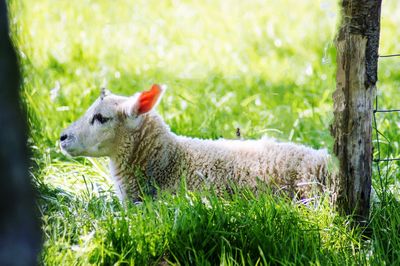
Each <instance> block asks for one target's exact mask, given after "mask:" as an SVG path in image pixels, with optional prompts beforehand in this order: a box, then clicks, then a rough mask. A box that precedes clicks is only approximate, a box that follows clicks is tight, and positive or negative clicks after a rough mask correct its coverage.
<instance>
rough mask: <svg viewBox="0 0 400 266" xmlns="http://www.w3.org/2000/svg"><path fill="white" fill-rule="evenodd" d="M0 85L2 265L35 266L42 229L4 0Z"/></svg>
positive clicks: (1, 5)
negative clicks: (32, 182) (33, 185)
mask: <svg viewBox="0 0 400 266" xmlns="http://www.w3.org/2000/svg"><path fill="white" fill-rule="evenodd" d="M0 86H1V87H0V125H1V130H0V265H35V264H37V253H38V251H39V248H40V228H39V226H38V225H39V223H38V219H37V215H36V212H35V201H34V194H33V189H32V186H31V182H30V178H29V175H28V152H27V147H26V140H27V138H26V118H25V115H24V114H23V112H22V111H21V108H20V107H21V105H20V102H19V93H18V92H19V71H18V64H17V58H16V55H15V52H14V49H13V47H12V44H11V41H10V38H9V30H8V22H7V10H6V3H5V1H4V0H0Z"/></svg>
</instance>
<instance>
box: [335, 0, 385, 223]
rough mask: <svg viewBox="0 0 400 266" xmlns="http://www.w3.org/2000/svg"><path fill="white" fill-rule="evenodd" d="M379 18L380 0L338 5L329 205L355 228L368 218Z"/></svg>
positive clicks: (356, 0)
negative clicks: (335, 167) (335, 169)
mask: <svg viewBox="0 0 400 266" xmlns="http://www.w3.org/2000/svg"><path fill="white" fill-rule="evenodd" d="M380 13H381V0H342V1H341V17H342V21H341V24H340V28H339V32H338V36H337V40H336V41H337V43H336V47H337V72H336V91H335V92H334V94H333V101H334V122H333V125H332V135H333V137H334V140H335V143H334V153H335V155H336V156H337V157H338V159H339V175H338V177H337V179H336V180H333V191H334V201H336V204H337V207H338V209H339V210H340V211H341V212H342V213H345V214H354V215H355V217H356V220H358V221H359V222H363V221H366V220H367V219H368V214H369V201H370V192H371V175H372V141H371V140H372V115H373V99H374V96H375V93H376V86H375V84H376V81H377V63H378V47H379V31H380Z"/></svg>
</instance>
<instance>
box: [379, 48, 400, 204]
mask: <svg viewBox="0 0 400 266" xmlns="http://www.w3.org/2000/svg"><path fill="white" fill-rule="evenodd" d="M389 57H400V53H399V54H388V55H380V56H379V58H389ZM377 90H378V89H377ZM378 113H400V109H380V106H379V102H378V91H377V92H376V96H375V108H374V111H373V128H374V130H375V139H376V148H377V152H376V156H374V158H373V161H374V163H376V167H377V170H378V176H379V182H380V186H381V189H382V195H383V197H385V195H386V191H387V188H388V175H389V163H390V162H393V161H400V158H391V156H390V155H391V154H392V148H391V141H390V140H389V139H388V138H387V137H386V136H385V135H384V134H383V133H382V132H381V131H380V130H379V129H378V125H377V119H376V115H377V114H378ZM381 138H382V139H384V140H385V141H387V143H388V147H389V150H388V152H387V156H388V157H386V158H381V155H382V153H381V145H380V143H381ZM380 163H386V173H385V176H383V175H382V169H381V165H380ZM383 200H384V198H383Z"/></svg>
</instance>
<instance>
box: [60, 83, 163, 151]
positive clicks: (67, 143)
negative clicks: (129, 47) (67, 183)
mask: <svg viewBox="0 0 400 266" xmlns="http://www.w3.org/2000/svg"><path fill="white" fill-rule="evenodd" d="M164 91H165V87H163V86H159V85H156V84H155V85H153V86H152V87H151V89H150V90H149V91H144V92H141V93H136V94H135V95H133V96H132V97H123V96H118V95H114V94H111V93H110V92H109V91H106V90H104V89H103V90H102V92H101V96H100V97H99V98H98V99H97V100H96V101H95V102H94V103H93V104H92V106H90V107H89V109H88V110H87V111H86V113H85V114H84V115H83V117H81V118H80V119H79V120H77V121H76V122H74V123H73V124H72V125H70V126H69V127H68V128H67V129H65V130H64V132H63V133H62V134H61V137H60V146H61V149H62V150H63V151H64V152H66V153H68V154H70V155H72V156H92V157H100V156H112V155H113V154H114V153H115V152H116V151H117V145H118V141H119V139H120V137H121V135H122V134H124V132H126V131H127V130H132V129H138V130H140V127H141V126H142V124H143V123H142V122H143V115H144V114H146V113H148V112H150V111H151V110H152V109H153V108H154V107H155V106H156V105H157V103H158V102H159V100H160V99H161V96H162V94H163V93H164Z"/></svg>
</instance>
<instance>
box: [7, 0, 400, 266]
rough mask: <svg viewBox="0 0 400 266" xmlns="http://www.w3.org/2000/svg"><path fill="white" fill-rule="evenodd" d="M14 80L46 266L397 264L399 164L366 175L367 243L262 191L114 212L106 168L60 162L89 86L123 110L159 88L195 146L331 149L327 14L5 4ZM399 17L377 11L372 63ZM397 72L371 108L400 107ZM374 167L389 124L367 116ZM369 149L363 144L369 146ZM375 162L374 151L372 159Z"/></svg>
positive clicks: (356, 232) (357, 233) (322, 210)
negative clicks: (271, 142)
mask: <svg viewBox="0 0 400 266" xmlns="http://www.w3.org/2000/svg"><path fill="white" fill-rule="evenodd" d="M8 3H9V7H10V11H11V16H10V17H11V20H10V21H11V27H12V37H13V39H14V42H15V44H16V47H17V49H18V54H19V57H20V61H21V67H22V74H23V92H22V96H23V102H24V104H25V105H26V106H27V111H28V120H29V126H30V135H29V136H30V137H29V146H30V147H31V149H32V151H33V152H32V162H33V167H32V169H31V172H32V176H33V180H34V183H35V184H36V186H37V188H38V193H39V195H38V197H39V202H38V206H39V209H40V212H41V217H42V222H43V226H42V228H43V235H44V248H43V251H42V253H41V255H40V260H41V261H42V263H43V264H46V265H87V264H90V263H91V264H106V265H108V264H117V265H118V264H125V263H128V264H136V265H146V264H160V263H162V264H165V263H171V264H181V265H186V264H201V265H207V264H209V265H215V264H221V265H260V264H263V265H265V264H272V265H276V264H284V265H294V264H296V265H298V264H313V265H359V264H367V265H368V264H369V265H376V264H378V265H381V264H387V265H390V264H399V263H400V262H399V258H400V254H399V253H400V237H399V224H400V204H399V201H398V200H399V198H398V195H399V187H400V186H399V184H398V182H399V179H398V177H399V176H400V167H399V164H400V163H399V162H397V163H391V164H387V165H386V164H381V170H382V173H383V178H382V179H379V177H378V176H377V174H376V173H377V171H376V169H375V176H374V180H373V184H374V186H375V188H376V190H377V191H378V195H381V194H382V192H386V193H385V197H382V198H381V200H384V203H382V204H380V205H379V204H378V205H377V206H375V207H374V208H373V211H372V213H371V223H370V226H369V228H368V230H367V231H368V233H365V234H363V231H362V230H361V229H360V228H352V227H351V226H350V225H349V217H340V216H338V215H337V214H336V213H335V212H334V211H332V209H331V207H330V206H329V204H328V203H327V201H326V200H323V199H321V200H317V201H316V202H315V204H311V205H310V206H303V205H299V204H295V203H293V202H290V201H289V200H287V199H281V198H276V196H273V195H271V193H268V192H265V193H263V194H261V195H258V196H254V195H252V194H251V193H249V192H247V191H246V190H239V191H238V192H237V194H235V195H234V196H226V197H223V198H217V197H215V195H213V194H212V192H188V191H185V190H184V189H182V190H181V191H180V192H178V193H177V194H176V195H170V194H167V193H161V194H162V195H161V196H160V197H159V198H157V199H147V198H146V199H145V200H144V202H143V204H141V205H132V206H121V205H120V203H119V202H118V200H117V199H116V197H115V195H114V193H113V189H112V186H111V183H110V181H109V180H108V170H107V160H106V159H85V158H79V159H71V158H67V157H65V156H64V155H62V154H61V152H60V150H59V148H58V138H59V134H60V132H61V131H62V130H63V128H65V127H66V126H67V125H68V124H69V123H71V122H72V121H74V120H75V119H76V118H77V117H79V116H80V115H81V114H83V112H84V111H85V110H86V108H87V107H88V106H89V105H90V104H91V102H92V101H93V100H94V99H95V98H97V97H98V95H99V93H100V88H101V86H107V88H109V89H110V90H112V91H113V92H115V93H119V94H124V95H130V94H133V93H135V92H136V91H138V90H143V89H147V88H148V87H149V86H150V85H151V84H152V83H164V84H167V85H168V87H169V90H168V91H167V94H166V95H165V97H164V99H163V101H162V103H161V105H160V106H159V108H158V109H159V112H160V113H161V115H162V116H163V117H164V119H165V120H166V122H167V123H168V124H169V125H170V126H171V129H172V130H173V131H174V132H176V133H178V134H183V135H188V136H196V137H202V138H218V137H224V138H234V137H235V131H236V128H237V127H240V129H241V132H242V134H243V136H244V137H245V138H259V137H261V136H263V135H268V136H271V137H275V138H278V139H281V140H283V141H294V142H299V143H304V144H307V145H309V146H312V147H315V148H328V149H331V147H332V139H331V137H330V134H329V130H328V128H329V124H330V122H331V120H332V114H331V113H332V99H331V94H332V92H333V90H334V88H335V80H334V78H335V49H334V43H333V39H334V35H335V31H336V27H337V13H338V10H337V6H336V3H335V1H333V0H327V1H311V0H307V1H295V0H285V1H257V0H251V1H237V0H236V1H235V0H231V1H224V0H219V1H182V2H180V1H155V0H152V1H128V0H125V1H124V0H120V1H89V0H83V1H82V0H79V1H78V0H72V1H56V2H55V1H50V0H38V1H34V2H32V1H27V0H10V1H8ZM399 23H400V4H398V3H397V2H396V1H387V2H384V3H383V10H382V33H381V44H380V53H381V54H390V53H398V52H400V42H398V39H399V33H398V29H397V26H398V25H399ZM398 60H399V59H395V58H391V59H382V60H380V65H379V79H380V82H379V84H378V87H379V102H380V105H381V106H380V107H382V108H398V107H400V106H399V103H400V94H398V93H397V91H398V88H399V86H400V75H399V73H400V69H399V64H398V62H399V61H398ZM377 120H378V125H379V129H380V130H381V132H383V134H384V135H385V136H386V138H387V139H384V138H382V137H381V148H382V154H381V156H382V157H386V156H392V157H399V156H400V147H399V137H398V136H399V131H400V124H399V116H398V115H384V114H379V115H378V117H377ZM375 144H376V143H375ZM375 155H377V150H376V149H375Z"/></svg>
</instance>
